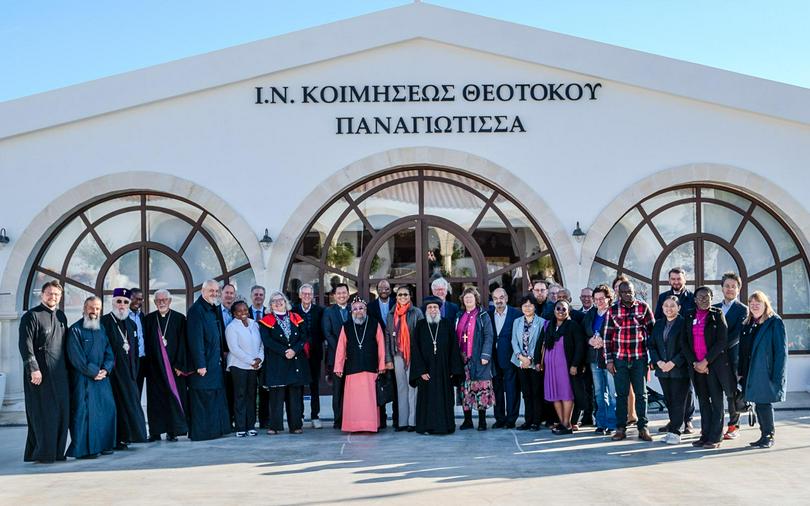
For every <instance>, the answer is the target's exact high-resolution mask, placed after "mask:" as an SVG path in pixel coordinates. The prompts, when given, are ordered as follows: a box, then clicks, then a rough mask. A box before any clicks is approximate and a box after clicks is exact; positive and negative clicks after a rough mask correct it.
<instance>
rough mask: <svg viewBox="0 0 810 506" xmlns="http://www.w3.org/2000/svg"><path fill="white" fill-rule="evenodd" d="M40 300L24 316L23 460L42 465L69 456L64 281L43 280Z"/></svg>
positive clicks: (22, 343)
mask: <svg viewBox="0 0 810 506" xmlns="http://www.w3.org/2000/svg"><path fill="white" fill-rule="evenodd" d="M40 298H41V299H42V303H41V304H40V305H38V306H37V307H35V308H33V309H30V310H29V311H28V312H27V313H25V314H24V315H23V317H22V320H20V342H19V344H20V355H22V360H23V378H24V379H25V381H24V391H25V418H26V420H27V422H28V439H27V440H26V441H25V454H24V456H23V460H25V462H38V463H43V464H44V463H52V462H53V461H55V460H65V445H66V444H67V434H68V425H69V423H70V422H69V421H70V389H69V386H68V372H67V365H66V362H65V349H64V346H65V334H66V333H67V319H65V313H63V312H62V311H60V310H59V308H58V306H59V301H60V300H61V299H62V285H60V284H59V282H58V281H56V280H54V281H49V282H47V283H45V285H43V287H42V292H41V294H40Z"/></svg>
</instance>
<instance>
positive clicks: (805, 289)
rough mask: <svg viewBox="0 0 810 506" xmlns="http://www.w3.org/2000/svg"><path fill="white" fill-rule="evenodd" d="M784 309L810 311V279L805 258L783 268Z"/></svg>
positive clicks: (787, 312)
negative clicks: (809, 278)
mask: <svg viewBox="0 0 810 506" xmlns="http://www.w3.org/2000/svg"><path fill="white" fill-rule="evenodd" d="M782 302H783V304H784V307H783V308H782V311H783V312H784V313H785V314H790V313H810V280H808V277H807V269H806V268H805V266H804V261H803V260H796V261H795V262H792V263H791V264H789V265H787V266H785V267H783V268H782Z"/></svg>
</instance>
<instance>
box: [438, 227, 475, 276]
mask: <svg viewBox="0 0 810 506" xmlns="http://www.w3.org/2000/svg"><path fill="white" fill-rule="evenodd" d="M427 230H428V232H427V263H426V265H427V267H428V278H434V277H437V276H444V277H454V278H469V277H474V276H476V275H477V274H476V268H475V261H474V260H473V257H472V255H471V254H470V252H469V251H468V250H467V247H466V246H465V245H464V243H462V242H461V241H460V240H459V239H457V238H456V236H455V235H453V234H451V233H450V232H448V231H447V230H444V229H443V228H438V227H428V229H427Z"/></svg>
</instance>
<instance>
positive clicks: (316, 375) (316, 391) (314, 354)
mask: <svg viewBox="0 0 810 506" xmlns="http://www.w3.org/2000/svg"><path fill="white" fill-rule="evenodd" d="M322 365H323V346H320V347H315V346H313V347H312V348H310V350H309V374H310V376H311V378H312V382H311V383H310V384H309V418H310V420H317V419H318V418H320V416H321V367H322Z"/></svg>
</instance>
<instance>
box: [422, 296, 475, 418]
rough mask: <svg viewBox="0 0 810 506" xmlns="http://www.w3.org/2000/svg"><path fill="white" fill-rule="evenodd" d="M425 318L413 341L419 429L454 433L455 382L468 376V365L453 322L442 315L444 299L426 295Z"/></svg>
mask: <svg viewBox="0 0 810 506" xmlns="http://www.w3.org/2000/svg"><path fill="white" fill-rule="evenodd" d="M424 304H425V311H426V314H425V318H424V319H423V320H419V321H418V322H417V323H416V329H415V331H414V338H413V339H412V340H411V374H410V377H409V382H410V384H411V386H413V387H416V389H417V391H416V432H418V433H420V434H450V433H452V432H454V431H455V430H456V417H455V411H454V409H455V408H454V401H455V397H454V396H453V385H454V383H455V384H457V383H458V382H459V381H460V379H461V378H463V377H464V364H462V362H461V352H460V351H459V348H458V340H457V339H456V335H455V332H453V324H452V323H451V322H450V321H448V320H447V319H446V318H442V317H441V304H442V301H441V299H439V298H438V297H426V298H425V302H424Z"/></svg>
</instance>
